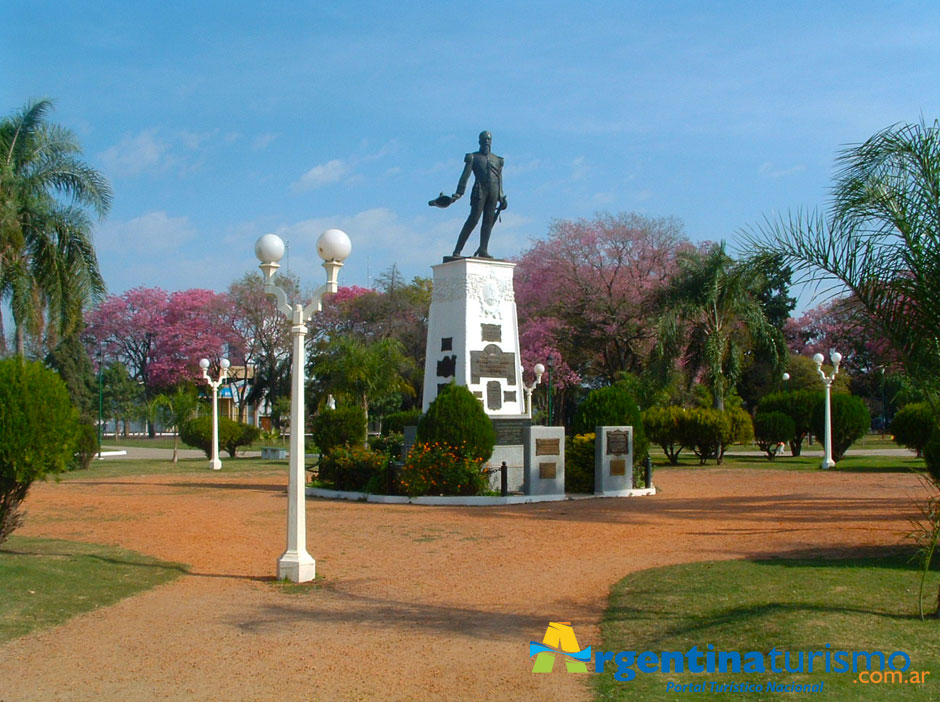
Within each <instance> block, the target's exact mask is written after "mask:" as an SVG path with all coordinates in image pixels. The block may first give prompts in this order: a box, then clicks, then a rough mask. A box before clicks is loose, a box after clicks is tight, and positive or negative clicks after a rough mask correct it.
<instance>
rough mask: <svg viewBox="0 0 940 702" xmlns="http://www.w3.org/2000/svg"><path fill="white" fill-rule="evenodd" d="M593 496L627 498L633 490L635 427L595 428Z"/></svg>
mask: <svg viewBox="0 0 940 702" xmlns="http://www.w3.org/2000/svg"><path fill="white" fill-rule="evenodd" d="M594 431H595V434H596V437H597V438H596V439H595V441H594V494H595V495H604V496H608V497H626V496H628V495H630V494H631V492H632V490H633V427H596V428H595V430H594Z"/></svg>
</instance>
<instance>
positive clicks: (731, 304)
mask: <svg viewBox="0 0 940 702" xmlns="http://www.w3.org/2000/svg"><path fill="white" fill-rule="evenodd" d="M756 281H759V277H758V276H755V275H754V273H753V270H752V268H751V267H750V266H748V265H746V264H735V262H734V261H732V259H731V258H730V257H729V256H728V255H727V254H726V253H725V246H724V244H717V245H714V246H712V247H711V248H710V249H708V250H706V251H704V252H701V251H698V252H686V253H684V254H682V255H681V256H680V262H679V272H678V273H677V274H676V276H675V277H673V278H672V280H671V281H670V282H669V284H668V285H667V286H665V287H664V288H663V289H662V290H661V291H659V292H658V293H657V294H656V295H654V296H653V309H654V310H661V313H660V315H661V316H660V319H659V337H658V338H659V340H658V343H657V347H656V355H657V357H658V359H659V360H660V363H661V364H662V365H664V366H665V367H671V366H672V364H673V362H674V361H675V359H677V358H679V357H682V360H683V366H684V368H685V370H686V372H687V373H688V374H689V380H690V382H691V381H692V380H694V379H695V378H696V377H697V376H698V375H699V374H700V373H701V374H702V377H703V379H704V381H705V384H706V385H707V386H708V387H709V389H710V390H711V392H712V395H713V397H714V407H715V409H724V406H725V398H726V397H727V396H728V394H729V393H730V392H731V391H732V390H733V389H734V386H735V384H736V383H737V381H738V379H739V378H740V376H741V372H742V368H743V365H742V362H743V357H744V353H745V352H746V351H747V350H749V349H758V350H760V352H761V353H762V354H764V355H765V356H766V357H767V358H769V359H770V360H771V361H772V363H773V365H774V367H775V368H780V367H782V366H781V364H782V361H783V358H784V354H785V350H784V342H783V336H782V334H781V333H780V331H779V330H778V329H776V328H775V327H774V326H773V325H771V324H770V322H768V321H767V317H766V315H765V313H764V306H763V304H762V302H761V300H760V299H759V297H758V292H759V286H758V285H757V283H756Z"/></svg>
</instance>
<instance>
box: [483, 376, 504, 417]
mask: <svg viewBox="0 0 940 702" xmlns="http://www.w3.org/2000/svg"><path fill="white" fill-rule="evenodd" d="M486 406H487V408H488V409H491V410H498V409H500V408H502V406H503V390H502V388H500V386H499V381H498V380H491V381H490V382H488V383H487V384H486Z"/></svg>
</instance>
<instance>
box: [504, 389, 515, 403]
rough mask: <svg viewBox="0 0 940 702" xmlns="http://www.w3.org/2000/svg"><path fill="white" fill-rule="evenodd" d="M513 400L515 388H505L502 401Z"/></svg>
mask: <svg viewBox="0 0 940 702" xmlns="http://www.w3.org/2000/svg"><path fill="white" fill-rule="evenodd" d="M515 401H516V391H515V390H505V391H504V392H503V402H515Z"/></svg>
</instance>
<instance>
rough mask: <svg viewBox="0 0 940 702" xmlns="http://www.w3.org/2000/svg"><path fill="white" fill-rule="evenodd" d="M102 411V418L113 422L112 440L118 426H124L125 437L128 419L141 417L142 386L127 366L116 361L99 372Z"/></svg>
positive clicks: (115, 435)
mask: <svg viewBox="0 0 940 702" xmlns="http://www.w3.org/2000/svg"><path fill="white" fill-rule="evenodd" d="M101 389H102V411H103V412H104V418H105V419H106V420H107V419H113V420H114V438H115V440H116V439H117V436H118V424H119V423H123V425H124V436H127V422H128V420H129V419H131V418H133V417H136V416H141V415H142V412H141V411H140V410H141V407H142V405H143V399H144V390H143V385H141V384H140V383H138V382H137V381H136V380H134V379H133V378H132V377H131V374H130V373H129V372H128V370H127V366H125V365H124V364H123V363H120V362H118V361H114V362H113V363H109V364H108V365H107V366H105V367H104V369H102V371H101Z"/></svg>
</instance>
